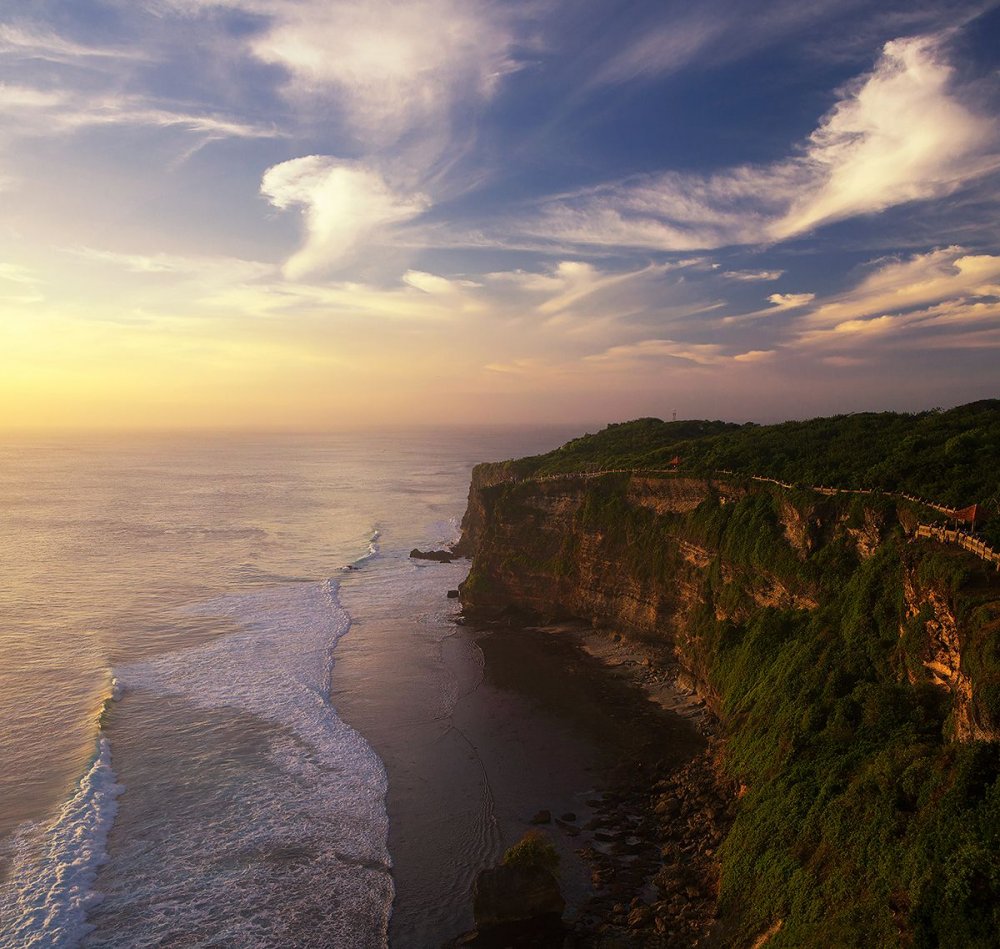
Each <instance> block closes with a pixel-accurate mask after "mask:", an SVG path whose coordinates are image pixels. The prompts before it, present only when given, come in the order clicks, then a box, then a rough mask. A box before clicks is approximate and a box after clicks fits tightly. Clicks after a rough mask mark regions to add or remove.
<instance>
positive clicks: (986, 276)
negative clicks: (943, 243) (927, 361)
mask: <svg viewBox="0 0 1000 949" xmlns="http://www.w3.org/2000/svg"><path fill="white" fill-rule="evenodd" d="M998 298H1000V257H998V256H993V255H988V254H977V255H973V254H967V253H966V252H965V251H964V250H963V249H962V248H960V247H948V248H943V249H940V250H936V251H932V252H930V253H927V254H917V255H914V256H912V257H910V258H908V259H906V260H896V259H891V260H885V261H881V262H879V263H878V265H877V266H876V267H875V269H874V270H873V271H872V272H871V273H870V274H869V275H868V276H867V277H866V278H865V279H864V280H862V281H861V282H860V283H858V284H857V285H856V286H854V287H852V288H851V289H849V290H846V291H844V292H843V293H840V294H837V295H835V296H833V297H831V298H829V299H827V300H825V301H821V302H820V303H819V305H818V306H816V307H814V308H813V309H812V310H811V311H810V312H808V313H806V314H805V315H803V316H802V317H801V318H800V319H799V321H798V323H797V326H796V328H795V333H796V335H795V336H794V337H792V339H791V345H793V346H795V347H797V348H810V347H822V348H824V349H840V350H844V349H847V350H852V349H857V348H858V347H865V348H866V349H870V348H871V347H872V346H874V345H877V344H879V343H880V342H884V343H885V345H891V346H892V347H894V348H909V349H925V350H928V351H933V350H934V349H938V348H949V349H955V348H961V347H967V348H974V347H975V346H977V345H980V344H983V345H991V346H992V345H994V344H993V343H991V342H990V343H987V342H984V340H987V339H988V338H989V339H991V338H992V336H990V334H993V335H1000V302H998ZM984 334H985V335H984Z"/></svg>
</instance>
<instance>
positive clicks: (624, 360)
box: [584, 339, 726, 369]
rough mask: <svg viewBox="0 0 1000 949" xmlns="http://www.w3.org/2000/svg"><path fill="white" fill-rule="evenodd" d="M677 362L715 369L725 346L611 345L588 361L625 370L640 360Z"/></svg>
mask: <svg viewBox="0 0 1000 949" xmlns="http://www.w3.org/2000/svg"><path fill="white" fill-rule="evenodd" d="M663 359H670V360H677V361H679V362H682V363H689V364H690V365H692V366H714V365H717V364H718V363H720V362H722V361H724V360H725V359H726V357H725V356H724V355H723V351H722V347H721V346H720V345H718V344H717V343H678V342H675V341H674V340H672V339H643V340H640V341H639V342H636V343H626V344H622V345H619V346H611V347H610V348H608V349H606V350H605V351H604V352H602V353H595V354H593V355H590V356H586V357H585V358H584V362H586V363H588V364H597V365H600V366H603V367H605V368H615V369H623V368H626V367H627V366H628V364H630V363H633V362H637V361H646V360H656V361H660V360H663Z"/></svg>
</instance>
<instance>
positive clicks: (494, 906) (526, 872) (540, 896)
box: [472, 865, 566, 930]
mask: <svg viewBox="0 0 1000 949" xmlns="http://www.w3.org/2000/svg"><path fill="white" fill-rule="evenodd" d="M472 902H473V905H472V910H473V913H474V914H475V917H476V927H477V929H479V930H483V929H488V928H490V927H495V926H502V925H505V924H509V923H518V922H523V921H525V920H532V919H537V918H539V917H553V918H555V919H558V918H560V917H561V916H562V914H563V910H564V909H565V908H566V901H565V900H564V899H563V896H562V893H560V892H559V882H558V881H557V880H556V878H555V877H554V876H553V875H552V874H551V873H550V872H549V871H548V870H546V869H544V868H543V867H534V866H507V865H501V866H498V867H491V868H489V869H487V870H483V871H482V872H481V873H480V874H479V876H478V877H476V883H475V886H474V888H473V891H472Z"/></svg>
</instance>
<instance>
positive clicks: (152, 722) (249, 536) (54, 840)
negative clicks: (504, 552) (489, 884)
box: [0, 428, 579, 949]
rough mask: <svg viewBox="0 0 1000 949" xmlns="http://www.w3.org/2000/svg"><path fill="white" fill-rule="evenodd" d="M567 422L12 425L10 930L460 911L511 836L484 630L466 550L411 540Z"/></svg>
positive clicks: (1, 546)
mask: <svg viewBox="0 0 1000 949" xmlns="http://www.w3.org/2000/svg"><path fill="white" fill-rule="evenodd" d="M572 434H576V433H575V432H571V431H567V430H555V429H551V428H547V429H519V430H513V429H504V430H501V429H495V430H484V431H471V430H467V431H421V432H416V431H411V432H407V433H394V434H392V433H379V434H364V435H359V434H338V435H309V436H297V435H266V436H265V435H260V436H250V435H225V436H216V437H210V436H206V435H197V436H194V435H191V436H131V437H127V438H126V437H124V436H119V437H114V438H112V437H97V436H89V437H83V436H73V437H69V436H67V437H61V438H56V437H46V438H42V437H36V438H30V439H29V438H20V439H13V440H8V441H7V442H6V443H5V444H3V445H0V584H2V586H0V749H2V750H0V762H2V767H0V947H2V949H15V947H16V949H22V947H34V946H38V947H42V946H44V947H67V949H69V947H76V946H84V947H97V946H100V947H130V949H132V947H144V946H184V947H199V946H240V947H254V946H259V947H268V946H324V947H345V949H347V947H350V949H363V947H379V946H385V945H387V944H392V945H394V946H401V947H402V946H408V945H413V946H421V945H437V944H439V943H440V941H441V940H442V939H444V938H447V937H448V936H450V935H456V934H457V933H456V931H455V927H456V926H458V925H460V924H462V923H463V922H466V921H467V919H468V915H469V908H468V892H469V886H470V885H471V881H472V879H473V877H474V875H475V872H476V871H477V870H478V869H479V868H480V867H481V866H483V865H485V864H486V863H487V862H489V861H491V860H493V859H496V857H497V855H498V854H499V853H500V852H501V847H502V837H503V834H502V833H501V824H502V820H500V818H498V816H497V814H496V813H495V810H496V805H495V802H494V801H493V799H492V794H491V790H490V782H489V778H488V776H487V775H486V774H485V772H484V767H483V763H482V761H480V760H478V759H477V755H476V752H475V749H474V748H473V747H472V746H471V745H470V744H469V742H468V739H467V736H466V735H464V734H463V732H462V729H461V727H459V724H457V719H456V716H455V710H456V707H457V706H458V705H459V704H460V702H461V700H462V698H463V696H467V695H468V694H469V693H470V691H471V690H474V689H475V688H476V687H477V685H478V684H479V681H480V679H481V672H482V657H481V656H480V655H478V652H477V649H476V646H475V642H474V640H473V639H471V638H470V637H468V636H462V635H457V634H456V631H457V627H456V625H455V622H454V621H455V616H456V612H457V609H458V607H457V603H456V601H455V600H453V599H447V598H446V593H447V591H448V590H449V589H452V588H454V587H455V586H457V585H458V583H459V582H460V581H461V579H462V578H463V576H464V574H465V571H466V569H467V564H463V563H454V564H450V565H448V564H435V563H428V562H419V561H414V560H411V559H410V558H409V556H408V554H409V551H410V549H411V548H413V547H421V548H427V547H440V546H442V545H445V544H448V543H451V542H453V541H454V540H455V539H457V536H458V526H459V522H460V518H461V515H462V512H463V510H464V507H465V499H466V495H467V491H468V483H469V475H470V472H471V468H472V466H473V464H475V463H476V462H478V461H482V460H495V459H500V458H506V457H514V456H518V455H524V454H531V453H535V452H538V451H544V450H548V449H550V448H553V447H555V446H556V445H558V444H560V443H561V442H563V441H564V440H565V439H566V437H568V436H569V435H572ZM345 710H346V712H345ZM572 740H573V739H572V736H566V737H565V741H564V743H563V747H564V748H566V749H568V752H567V753H569V752H572V751H573V748H572V747H571V742H572ZM566 743H570V744H566ZM387 762H388V765H389V767H388V769H387ZM577 783H579V781H577ZM443 788H446V790H442V789H443ZM445 804H446V805H447V806H444V805H445ZM394 815H395V816H394ZM428 840H432V841H434V846H433V847H432V848H430V850H431V851H432V852H428V845H427V841H428Z"/></svg>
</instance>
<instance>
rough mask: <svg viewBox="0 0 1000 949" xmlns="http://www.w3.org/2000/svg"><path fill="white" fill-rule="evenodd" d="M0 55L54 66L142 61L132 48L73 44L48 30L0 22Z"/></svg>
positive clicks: (144, 56)
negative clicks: (121, 60) (95, 62)
mask: <svg viewBox="0 0 1000 949" xmlns="http://www.w3.org/2000/svg"><path fill="white" fill-rule="evenodd" d="M0 55H7V56H16V57H18V58H24V59H41V60H47V61H50V62H56V63H65V62H73V61H78V60H81V59H84V60H85V59H145V58H146V55H145V54H144V53H142V52H140V51H138V50H134V49H115V48H112V47H106V46H88V45H85V44H82V43H75V42H73V41H72V40H68V39H66V38H65V37H63V36H60V35H59V34H57V33H54V32H52V31H51V30H41V29H38V28H37V27H33V26H18V25H15V24H13V23H0Z"/></svg>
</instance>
